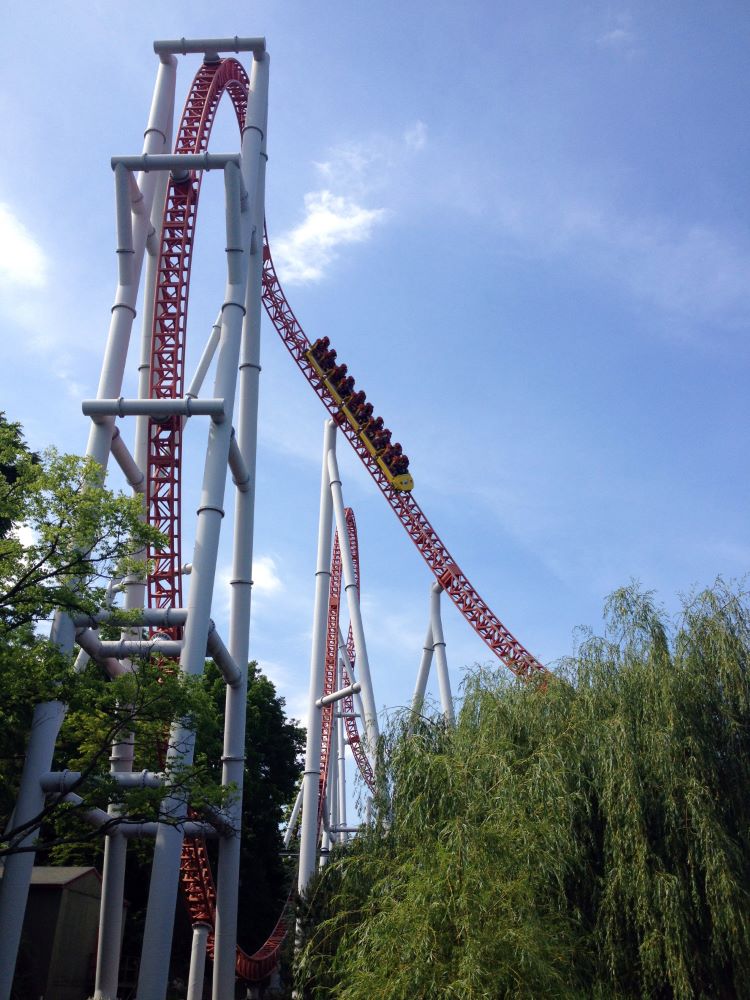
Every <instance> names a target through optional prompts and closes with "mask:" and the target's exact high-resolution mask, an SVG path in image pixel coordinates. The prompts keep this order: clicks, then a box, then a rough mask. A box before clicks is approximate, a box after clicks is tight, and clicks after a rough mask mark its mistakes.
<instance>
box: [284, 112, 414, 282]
mask: <svg viewBox="0 0 750 1000" xmlns="http://www.w3.org/2000/svg"><path fill="white" fill-rule="evenodd" d="M426 144H427V126H426V125H425V123H424V122H422V121H416V122H415V123H414V124H413V125H410V126H409V127H408V128H406V129H405V131H404V132H403V134H402V135H401V137H400V138H398V139H396V140H394V139H392V138H386V137H383V136H374V137H371V138H369V139H367V140H363V141H357V142H349V143H341V144H339V145H337V146H335V147H333V148H332V149H330V150H329V152H328V155H327V156H326V159H325V160H321V161H316V162H314V166H315V169H316V171H317V173H318V175H319V176H320V179H321V181H322V183H323V187H321V188H320V189H318V190H315V191H309V192H308V193H307V194H305V196H304V217H303V219H302V221H301V222H300V223H299V224H298V225H296V226H294V227H293V228H292V229H291V230H290V231H289V232H287V233H285V234H282V235H281V237H280V238H277V239H275V240H274V260H275V261H276V264H277V266H278V268H279V273H280V275H281V277H282V279H283V280H284V281H285V282H286V283H287V284H307V283H311V282H317V281H321V280H322V279H323V278H324V277H325V275H326V273H327V272H328V271H329V269H330V267H331V266H332V265H333V264H334V262H335V261H336V259H337V257H338V255H339V251H340V250H341V249H342V248H343V247H345V246H351V245H352V244H356V243H364V242H366V241H367V240H369V239H370V238H371V237H372V235H373V232H374V230H375V228H376V227H377V226H378V225H379V224H381V223H382V222H384V221H385V219H386V218H387V216H388V214H389V208H387V207H384V206H383V205H382V204H381V205H378V206H373V204H372V202H373V201H374V200H375V198H376V197H377V199H378V200H380V201H381V202H382V201H383V200H384V199H385V200H387V198H388V196H387V189H388V186H389V182H390V180H391V179H392V178H393V176H394V175H395V173H396V172H397V171H398V170H399V168H400V167H402V166H403V164H404V162H405V160H406V159H408V158H410V157H412V156H413V155H414V154H415V153H418V152H419V151H420V150H422V149H424V147H425V145H426Z"/></svg>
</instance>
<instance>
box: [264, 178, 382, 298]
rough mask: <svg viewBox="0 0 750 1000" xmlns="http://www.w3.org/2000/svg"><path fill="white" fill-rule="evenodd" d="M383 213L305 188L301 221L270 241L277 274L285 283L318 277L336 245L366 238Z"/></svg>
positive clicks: (326, 267) (333, 254)
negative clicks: (308, 190)
mask: <svg viewBox="0 0 750 1000" xmlns="http://www.w3.org/2000/svg"><path fill="white" fill-rule="evenodd" d="M384 215H385V211H384V210H383V209H382V208H365V207H364V206H362V205H360V204H358V203H357V202H356V201H355V200H354V199H353V198H347V197H346V196H344V195H335V194H333V192H332V191H330V190H327V189H324V190H322V191H311V192H309V193H308V194H306V195H305V217H304V219H303V220H302V222H301V223H300V224H299V225H298V226H295V228H294V229H292V230H291V232H289V233H288V234H287V235H286V236H282V237H281V239H278V240H276V241H275V243H274V258H275V260H276V262H277V264H278V267H279V272H280V274H281V277H282V278H283V280H284V281H285V282H286V283H287V284H289V285H293V284H304V283H306V282H312V281H320V280H321V278H322V277H323V276H324V274H325V272H326V270H327V269H328V267H329V266H330V265H331V264H332V262H333V261H334V260H335V259H336V255H337V251H338V250H339V248H340V247H342V246H346V245H348V244H352V243H362V242H364V241H365V240H368V239H369V238H370V236H371V235H372V230H373V228H374V226H375V225H376V224H377V223H378V222H380V221H382V219H383V217H384Z"/></svg>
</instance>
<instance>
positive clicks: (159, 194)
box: [94, 91, 174, 1000]
mask: <svg viewBox="0 0 750 1000" xmlns="http://www.w3.org/2000/svg"><path fill="white" fill-rule="evenodd" d="M171 98H172V99H171V102H170V106H169V108H168V110H167V128H166V132H164V133H162V132H161V130H160V129H159V128H158V127H156V126H155V125H152V124H151V123H150V122H149V127H148V128H147V130H146V136H148V134H149V133H150V132H154V133H155V136H156V139H157V141H158V140H159V139H161V140H162V149H161V150H160V152H165V153H166V152H169V150H170V149H171V146H172V123H173V121H174V91H173V92H172V94H171ZM167 179H168V178H167V173H166V172H165V171H160V172H159V173H157V174H156V175H155V184H154V195H153V202H152V206H151V225H150V227H149V230H150V233H151V234H152V236H151V239H150V241H147V245H146V250H147V256H146V267H145V275H144V281H143V307H142V310H141V311H142V314H143V315H142V319H141V350H140V359H139V362H138V398H139V399H148V397H149V379H150V372H151V330H152V324H153V302H154V298H155V289H156V277H157V270H158V261H159V246H160V244H161V227H162V217H163V208H164V198H165V194H166V189H167ZM145 180H146V174H145V173H141V174H139V175H138V178H137V181H138V186H139V187H140V188H141V189H143V185H144V183H145ZM133 458H134V461H135V464H136V466H137V467H138V469H140V470H141V472H144V470H145V469H146V466H147V463H148V417H147V416H137V417H136V418H135V446H134V449H133ZM135 495H136V496H141V502H142V503H143V504H144V508H143V520H145V517H146V509H145V501H144V497H143V494H138V493H136V494H135ZM136 558H137V559H139V560H143V561H144V562H145V560H146V550H145V549H141V550H140V551H139V552H137V553H136ZM124 585H125V609H126V610H127V611H134V610H138V609H140V608H143V606H144V604H145V599H146V583H145V580H142V579H140V578H137V577H135V576H129V577H127V578H126V580H125V581H124ZM122 637H123V639H137V638H140V630H126V631H124V632H123V634H122ZM133 753H134V745H133V735H132V734H130V736H129V738H128V740H127V741H122V742H118V743H114V744H113V746H112V756H111V758H110V761H111V764H112V767H111V770H112V773H118V772H124V771H130V770H132V767H133ZM109 811H110V813H113V814H114V813H116V812H117V807H116V806H110V809H109ZM127 850H128V842H127V839H126V838H125V837H123V836H122V835H120V834H118V833H117V831H116V830H115V831H114V832H113V833H111V834H108V835H107V837H106V838H105V841H104V863H103V866H102V899H101V904H100V909H99V938H98V941H97V950H96V976H95V980H94V1000H115V998H116V997H117V987H118V983H119V973H120V952H121V945H122V919H123V905H124V900H125V866H126V862H127Z"/></svg>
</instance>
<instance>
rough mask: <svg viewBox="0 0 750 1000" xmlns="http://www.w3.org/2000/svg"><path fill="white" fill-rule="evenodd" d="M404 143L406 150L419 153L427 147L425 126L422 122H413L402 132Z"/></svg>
mask: <svg viewBox="0 0 750 1000" xmlns="http://www.w3.org/2000/svg"><path fill="white" fill-rule="evenodd" d="M404 142H405V143H406V146H407V148H408V149H413V150H415V151H417V152H418V151H419V150H421V149H424V148H425V146H426V145H427V126H426V125H425V123H424V122H422V121H417V122H415V123H414V124H413V125H412V127H411V128H408V129H407V130H406V131H405V132H404Z"/></svg>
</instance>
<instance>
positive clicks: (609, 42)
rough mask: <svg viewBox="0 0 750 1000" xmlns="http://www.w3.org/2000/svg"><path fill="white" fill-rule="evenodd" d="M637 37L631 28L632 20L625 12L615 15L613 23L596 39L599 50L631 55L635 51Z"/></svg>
mask: <svg viewBox="0 0 750 1000" xmlns="http://www.w3.org/2000/svg"><path fill="white" fill-rule="evenodd" d="M637 42H638V36H637V35H636V33H635V30H634V28H633V18H632V16H631V15H630V14H629V13H628V12H627V11H621V12H620V13H619V14H617V15H616V17H615V19H614V22H613V23H611V25H610V26H608V27H607V29H606V30H605V31H603V32H602V33H601V34H600V35H598V37H597V39H596V44H597V45H598V46H599V48H601V49H611V50H617V51H619V52H623V53H625V54H626V55H631V54H633V53H634V52H635V50H636V45H637Z"/></svg>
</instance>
